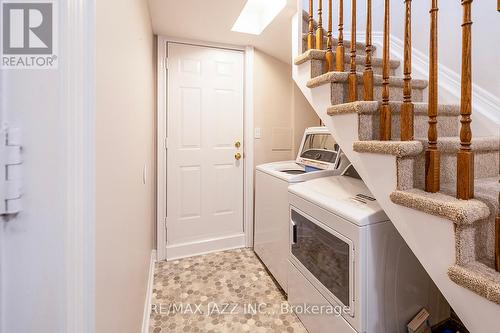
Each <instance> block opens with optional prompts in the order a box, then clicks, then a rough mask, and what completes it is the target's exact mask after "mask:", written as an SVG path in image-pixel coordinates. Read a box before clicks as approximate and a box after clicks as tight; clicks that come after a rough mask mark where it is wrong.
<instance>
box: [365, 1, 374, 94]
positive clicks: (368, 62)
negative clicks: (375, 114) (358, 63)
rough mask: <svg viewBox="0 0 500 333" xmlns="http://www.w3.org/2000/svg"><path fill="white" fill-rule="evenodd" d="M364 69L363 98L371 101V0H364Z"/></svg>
mask: <svg viewBox="0 0 500 333" xmlns="http://www.w3.org/2000/svg"><path fill="white" fill-rule="evenodd" d="M365 53H366V57H365V71H364V72H363V88H364V90H363V91H364V96H363V97H364V100H365V101H373V68H372V0H366V48H365Z"/></svg>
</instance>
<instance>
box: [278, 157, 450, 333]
mask: <svg viewBox="0 0 500 333" xmlns="http://www.w3.org/2000/svg"><path fill="white" fill-rule="evenodd" d="M289 193H290V194H289V196H290V248H289V249H290V262H289V280H288V302H289V303H290V304H291V305H292V306H293V305H295V306H297V305H298V306H303V305H304V304H305V305H308V304H309V305H312V304H314V305H317V306H318V305H324V306H326V308H327V309H328V307H329V306H332V307H334V308H335V309H336V310H334V311H333V312H334V313H336V314H339V315H335V314H333V315H332V314H331V312H332V311H330V313H327V312H323V313H320V314H317V313H312V314H311V313H304V312H303V311H302V312H301V311H297V314H298V316H299V318H300V319H301V321H302V322H303V323H304V325H305V327H306V328H307V330H308V331H309V332H310V333H323V332H325V333H327V332H336V333H388V332H390V333H403V332H406V331H407V328H406V325H407V324H408V322H410V320H411V319H412V318H413V316H415V315H416V314H417V313H418V312H419V311H420V310H421V309H422V308H423V307H425V308H426V309H427V310H428V311H429V312H430V314H431V317H432V319H433V322H435V323H437V322H439V321H440V320H442V319H446V318H448V316H449V311H450V310H449V305H448V304H447V302H446V301H445V299H444V297H443V296H442V295H441V293H440V292H439V289H437V287H436V286H435V285H434V283H433V282H432V280H431V278H430V277H429V275H428V274H427V273H426V271H425V270H424V268H423V267H422V266H421V264H420V263H419V261H418V260H417V258H416V257H415V255H414V254H413V252H412V251H411V250H410V248H409V247H408V246H407V244H406V242H405V241H404V240H403V238H402V237H401V236H400V235H399V233H398V232H397V230H396V229H395V227H394V226H393V224H392V223H391V221H390V220H389V218H388V217H387V215H386V214H385V213H384V211H383V210H382V208H381V207H380V205H379V204H378V203H377V201H376V200H375V198H373V196H372V194H371V193H370V191H369V190H368V188H367V187H366V185H365V184H364V182H363V181H362V180H361V178H360V177H359V175H358V174H357V172H356V170H355V169H354V167H352V166H349V167H348V168H347V169H346V171H345V172H344V173H343V174H342V175H341V176H336V177H326V178H321V179H315V180H311V181H308V182H304V183H300V184H295V185H292V186H290V187H289Z"/></svg>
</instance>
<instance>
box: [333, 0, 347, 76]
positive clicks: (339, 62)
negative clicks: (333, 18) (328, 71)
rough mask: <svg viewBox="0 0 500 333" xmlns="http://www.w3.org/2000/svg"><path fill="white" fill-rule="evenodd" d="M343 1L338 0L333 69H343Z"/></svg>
mask: <svg viewBox="0 0 500 333" xmlns="http://www.w3.org/2000/svg"><path fill="white" fill-rule="evenodd" d="M344 68H345V67H344V1H343V0H339V37H338V41H337V49H336V51H335V70H336V71H337V72H343V71H344Z"/></svg>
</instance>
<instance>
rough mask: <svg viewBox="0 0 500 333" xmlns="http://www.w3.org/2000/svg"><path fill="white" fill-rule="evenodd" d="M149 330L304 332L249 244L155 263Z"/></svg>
mask: <svg viewBox="0 0 500 333" xmlns="http://www.w3.org/2000/svg"><path fill="white" fill-rule="evenodd" d="M154 278H155V280H154V290H153V300H152V304H153V305H152V313H151V326H150V333H151V332H152V333H160V332H161V333H165V332H207V333H219V332H231V333H233V332H235V333H238V332H307V331H306V330H305V328H304V327H303V326H302V324H301V323H300V321H299V320H298V318H297V317H296V316H295V315H294V314H292V313H290V311H288V310H287V305H288V303H286V300H285V298H284V296H283V294H282V293H281V291H280V290H279V289H278V288H277V286H276V285H275V284H274V282H273V280H272V279H271V277H270V276H269V275H268V273H267V272H266V270H265V269H264V267H263V265H262V263H261V262H260V261H259V260H258V259H257V257H256V255H255V254H254V252H253V251H252V250H250V249H241V250H231V251H225V252H219V253H214V254H208V255H203V256H198V257H192V258H186V259H182V260H177V261H172V262H160V263H157V266H156V270H155V277H154Z"/></svg>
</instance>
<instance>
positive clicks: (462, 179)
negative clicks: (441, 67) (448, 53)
mask: <svg viewBox="0 0 500 333" xmlns="http://www.w3.org/2000/svg"><path fill="white" fill-rule="evenodd" d="M462 6H463V12H464V14H463V23H462V89H461V90H462V91H461V100H460V115H461V119H460V122H461V124H462V126H461V128H460V150H459V151H458V154H457V197H458V198H459V199H463V200H468V199H472V198H474V153H473V152H472V151H471V147H470V146H471V140H472V131H471V126H470V124H471V122H472V119H471V114H472V66H471V47H472V31H471V30H472V19H471V11H472V8H471V7H472V0H462Z"/></svg>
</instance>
